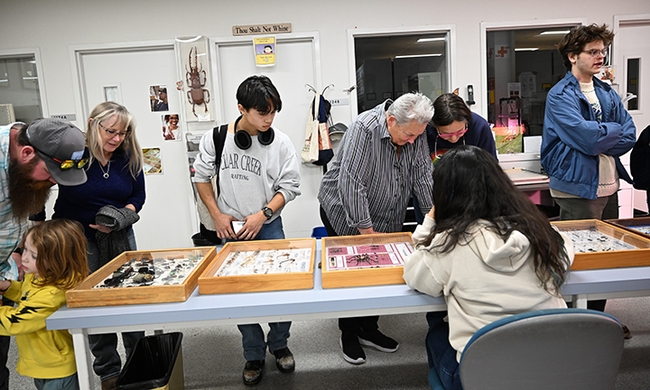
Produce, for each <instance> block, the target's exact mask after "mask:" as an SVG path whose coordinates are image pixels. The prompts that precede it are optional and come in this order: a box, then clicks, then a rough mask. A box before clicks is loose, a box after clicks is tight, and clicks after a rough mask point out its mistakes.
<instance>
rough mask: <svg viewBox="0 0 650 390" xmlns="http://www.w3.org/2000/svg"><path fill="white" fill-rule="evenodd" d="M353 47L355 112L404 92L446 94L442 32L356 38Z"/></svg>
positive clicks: (446, 80)
mask: <svg viewBox="0 0 650 390" xmlns="http://www.w3.org/2000/svg"><path fill="white" fill-rule="evenodd" d="M354 46H355V67H356V70H357V88H358V90H357V107H358V112H363V111H365V110H368V109H371V108H373V107H375V106H376V105H377V104H379V103H381V102H383V101H384V100H386V99H396V98H397V97H399V96H400V95H403V94H404V93H407V92H415V91H417V92H421V93H423V94H425V95H427V96H428V97H429V98H430V99H431V100H435V98H437V97H438V96H439V95H441V94H442V93H445V92H450V91H449V85H448V79H449V78H448V69H447V62H448V61H447V60H448V56H447V33H446V32H443V33H425V34H407V35H393V36H385V35H384V36H376V37H357V38H355V40H354Z"/></svg>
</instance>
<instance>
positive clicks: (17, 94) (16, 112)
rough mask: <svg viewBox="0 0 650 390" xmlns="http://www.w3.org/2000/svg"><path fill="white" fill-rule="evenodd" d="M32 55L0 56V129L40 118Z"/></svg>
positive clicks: (38, 90)
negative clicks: (14, 122)
mask: <svg viewBox="0 0 650 390" xmlns="http://www.w3.org/2000/svg"><path fill="white" fill-rule="evenodd" d="M38 77H39V75H38V71H37V66H36V58H35V56H34V55H25V56H0V125H4V124H8V123H10V122H13V121H22V122H25V123H30V122H31V121H33V120H34V119H37V118H41V117H43V108H42V104H41V94H40V88H39V78H38Z"/></svg>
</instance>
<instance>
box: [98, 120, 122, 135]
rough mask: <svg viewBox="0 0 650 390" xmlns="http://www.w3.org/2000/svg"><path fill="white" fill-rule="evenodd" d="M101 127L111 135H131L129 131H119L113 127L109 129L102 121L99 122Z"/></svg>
mask: <svg viewBox="0 0 650 390" xmlns="http://www.w3.org/2000/svg"><path fill="white" fill-rule="evenodd" d="M99 127H101V128H102V129H103V130H104V131H105V132H106V133H108V135H110V136H111V137H115V136H118V137H120V138H125V137H126V136H127V135H129V131H117V130H113V129H108V128H106V127H104V125H102V122H99Z"/></svg>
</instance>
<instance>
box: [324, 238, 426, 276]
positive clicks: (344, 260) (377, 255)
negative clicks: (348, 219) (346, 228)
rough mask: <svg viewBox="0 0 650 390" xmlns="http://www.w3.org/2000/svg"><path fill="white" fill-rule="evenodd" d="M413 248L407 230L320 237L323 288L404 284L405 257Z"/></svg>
mask: <svg viewBox="0 0 650 390" xmlns="http://www.w3.org/2000/svg"><path fill="white" fill-rule="evenodd" d="M413 250H414V247H413V241H412V238H411V233H408V232H405V233H383V234H365V235H357V236H340V237H323V238H322V239H321V252H322V253H321V254H322V259H321V268H322V278H323V288H336V287H360V286H380V285H385V284H404V278H403V277H402V276H403V274H404V258H405V257H406V256H408V255H409V254H410V253H411V252H413Z"/></svg>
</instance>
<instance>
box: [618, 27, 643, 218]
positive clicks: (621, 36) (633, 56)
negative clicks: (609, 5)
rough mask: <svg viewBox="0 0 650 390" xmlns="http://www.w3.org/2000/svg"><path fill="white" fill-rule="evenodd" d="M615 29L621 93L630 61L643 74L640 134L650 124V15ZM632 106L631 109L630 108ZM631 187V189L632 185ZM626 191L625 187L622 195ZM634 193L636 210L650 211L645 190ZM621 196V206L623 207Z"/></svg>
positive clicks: (638, 114)
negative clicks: (648, 40) (634, 63)
mask: <svg viewBox="0 0 650 390" xmlns="http://www.w3.org/2000/svg"><path fill="white" fill-rule="evenodd" d="M614 20H615V26H616V25H617V26H618V31H617V32H616V37H615V43H614V47H613V50H614V56H615V57H614V60H615V62H614V63H615V64H616V68H615V69H614V71H615V75H616V83H617V84H619V92H620V94H621V95H622V96H625V95H626V93H627V92H628V90H627V82H628V76H629V68H628V64H629V62H630V61H635V60H638V64H639V75H638V78H637V79H636V81H635V82H636V83H638V84H637V85H638V93H637V95H638V97H637V103H638V108H637V109H631V110H629V112H630V114H631V115H632V118H633V119H634V123H635V125H636V129H637V137H638V134H639V133H640V132H641V131H642V130H643V129H645V128H646V127H647V126H648V125H650V45H648V42H647V40H646V39H645V37H649V36H650V15H635V16H615V17H614ZM628 107H629V106H628ZM622 161H623V162H624V163H627V162H628V161H629V154H628V155H626V156H625V157H624V159H623V160H622ZM628 188H629V186H628ZM625 191H626V189H623V187H622V191H621V192H622V193H623V194H625ZM628 191H630V192H632V191H633V192H634V196H633V201H632V200H630V201H632V202H633V203H632V204H633V206H634V208H635V209H638V210H643V211H646V212H647V211H648V206H647V204H646V194H645V192H644V191H638V190H633V189H629V190H628ZM623 198H624V197H621V205H622V206H623ZM626 217H627V218H629V217H632V216H631V215H626V216H624V215H621V218H626Z"/></svg>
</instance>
